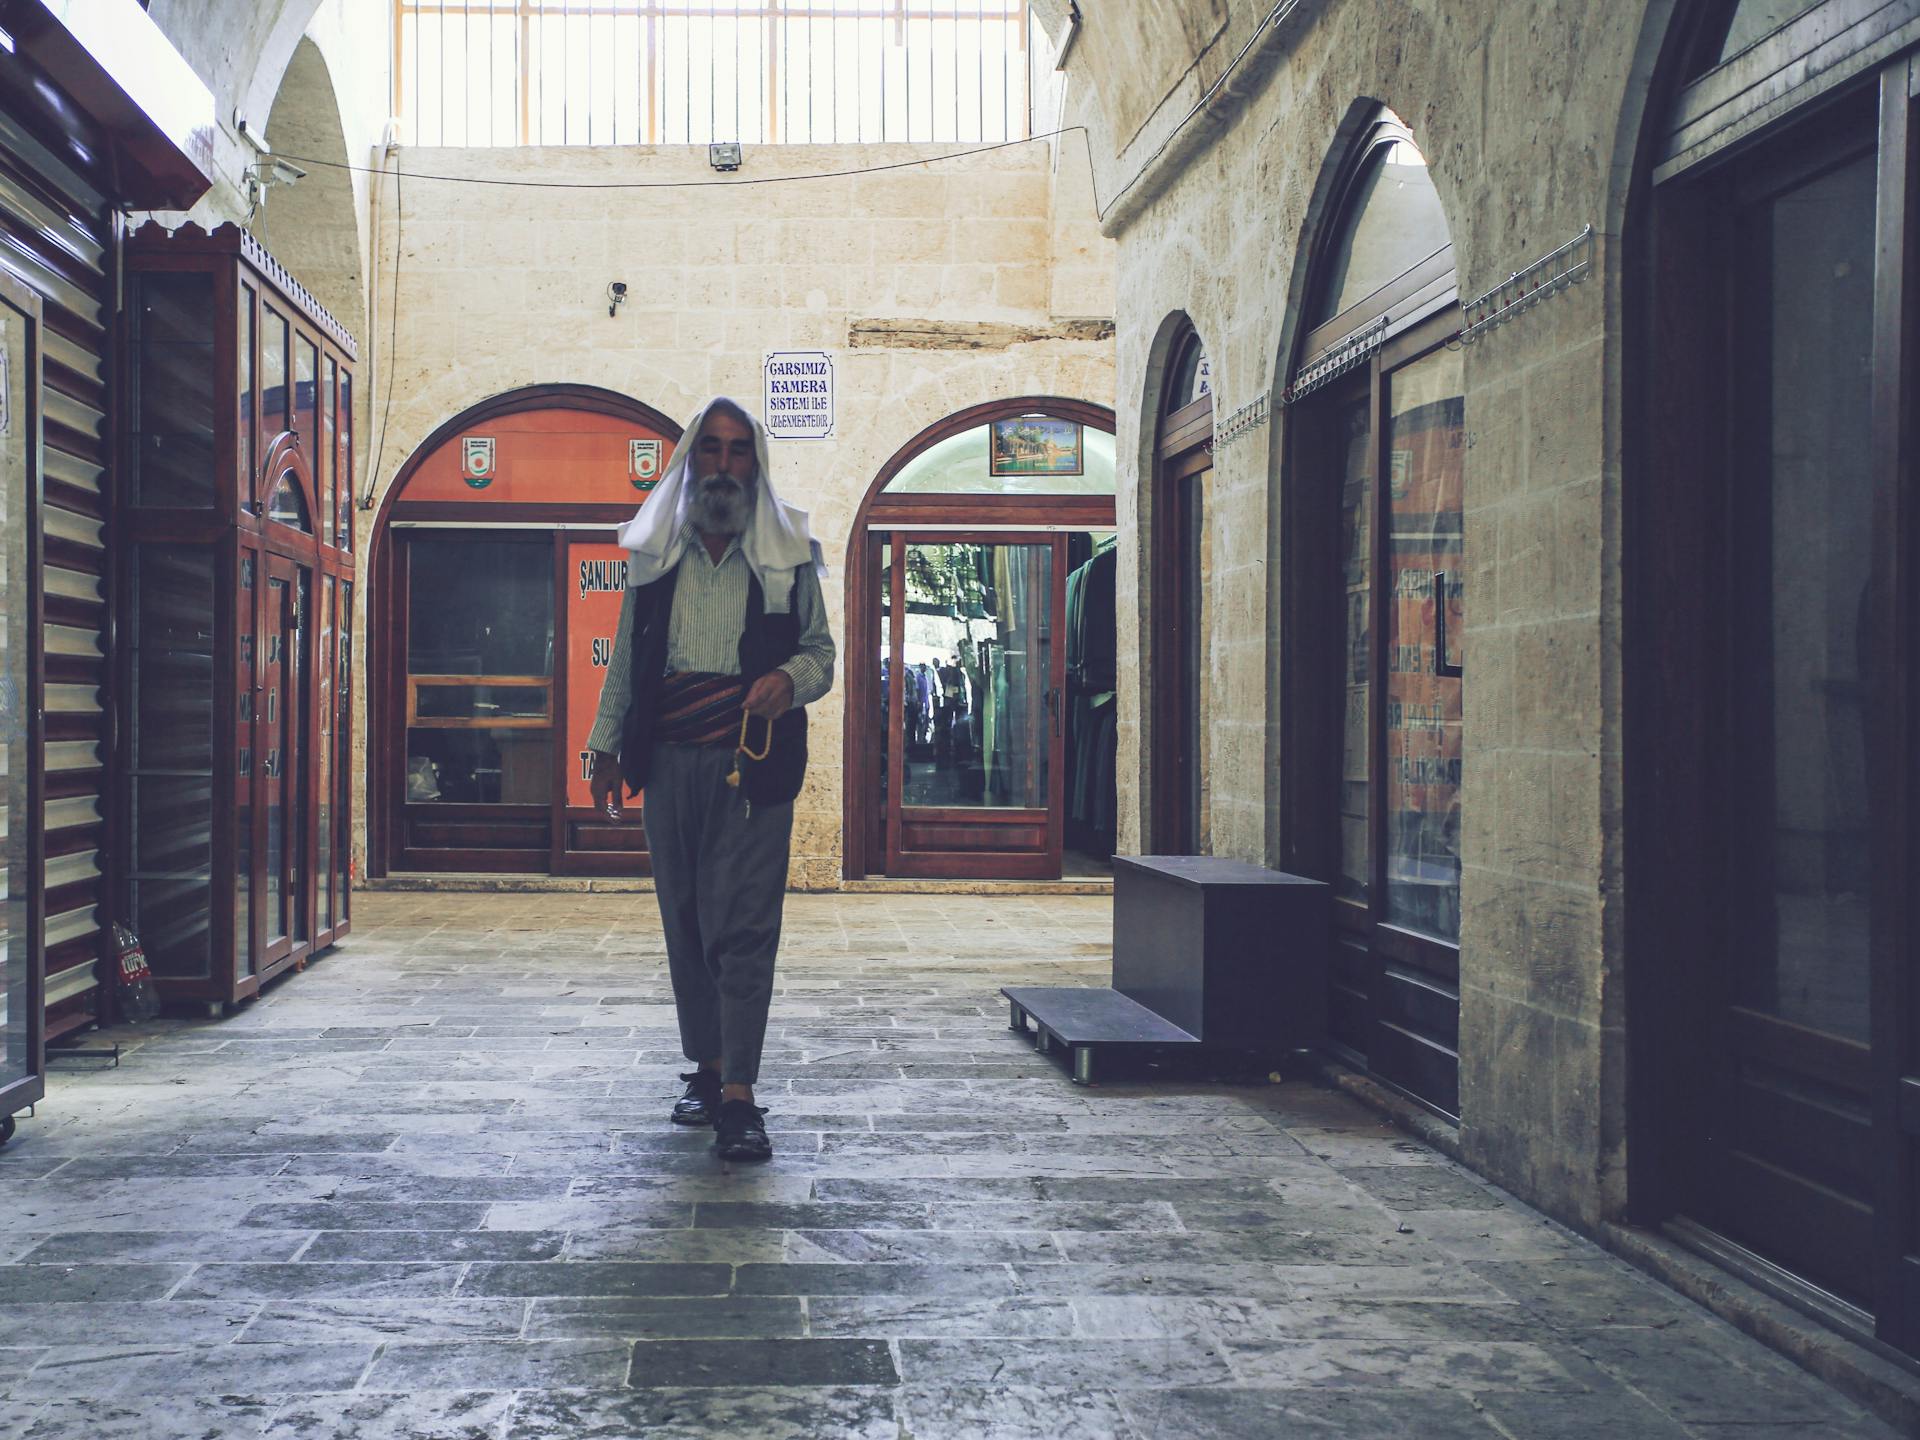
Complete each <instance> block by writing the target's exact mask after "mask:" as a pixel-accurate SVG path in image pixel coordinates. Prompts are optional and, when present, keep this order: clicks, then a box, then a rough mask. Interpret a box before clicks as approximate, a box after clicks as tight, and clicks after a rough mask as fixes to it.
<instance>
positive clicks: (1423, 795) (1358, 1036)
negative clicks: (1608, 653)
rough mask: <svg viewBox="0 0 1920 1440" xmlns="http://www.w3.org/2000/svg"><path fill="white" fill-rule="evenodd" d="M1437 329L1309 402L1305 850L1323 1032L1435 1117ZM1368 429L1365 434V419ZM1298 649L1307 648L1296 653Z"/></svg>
mask: <svg viewBox="0 0 1920 1440" xmlns="http://www.w3.org/2000/svg"><path fill="white" fill-rule="evenodd" d="M1438 334H1439V332H1438V329H1437V327H1435V326H1433V325H1432V324H1431V323H1430V324H1429V325H1428V327H1427V328H1426V329H1424V330H1422V331H1417V332H1415V333H1414V334H1413V335H1412V336H1411V337H1409V338H1408V339H1407V340H1406V341H1404V342H1403V343H1402V344H1401V345H1400V346H1397V347H1392V348H1391V349H1390V350H1389V351H1388V352H1387V353H1386V354H1385V355H1384V356H1383V358H1382V360H1381V361H1380V362H1377V369H1374V370H1373V371H1372V372H1371V373H1369V374H1366V375H1359V376H1355V377H1353V378H1352V379H1351V380H1349V381H1346V382H1343V383H1342V385H1341V386H1340V387H1339V388H1338V389H1333V390H1330V391H1329V392H1328V393H1327V394H1326V395H1325V396H1324V397H1323V398H1321V399H1319V400H1317V401H1315V402H1314V408H1313V410H1312V411H1311V412H1309V413H1310V421H1309V423H1310V424H1311V425H1312V426H1313V427H1314V438H1313V440H1312V441H1311V442H1310V443H1311V444H1312V449H1313V452H1314V453H1316V454H1317V455H1318V456H1320V457H1321V459H1320V465H1319V468H1318V470H1317V478H1316V481H1315V482H1314V483H1315V484H1316V485H1317V486H1319V487H1322V488H1321V489H1320V492H1319V495H1318V497H1317V503H1318V504H1319V505H1320V506H1321V507H1323V508H1322V510H1321V513H1322V514H1323V515H1324V516H1325V517H1326V519H1325V527H1324V528H1323V529H1321V530H1319V532H1318V533H1319V534H1320V535H1321V536H1323V537H1325V538H1324V541H1323V542H1322V543H1323V546H1324V547H1325V548H1322V549H1320V550H1319V551H1318V552H1317V553H1315V554H1313V555H1312V556H1310V557H1308V559H1309V560H1310V562H1311V563H1309V564H1303V565H1302V567H1301V568H1302V570H1303V572H1305V573H1310V574H1313V575H1314V576H1315V577H1316V579H1315V584H1316V586H1318V587H1319V589H1318V593H1316V594H1314V595H1313V596H1312V597H1311V602H1310V603H1311V605H1312V607H1313V611H1314V613H1315V614H1316V615H1317V616H1318V617H1319V622H1320V624H1321V626H1322V627H1323V628H1322V629H1321V630H1320V632H1319V633H1317V634H1315V635H1313V636H1311V637H1310V639H1309V641H1308V643H1310V644H1311V645H1312V647H1313V649H1314V652H1315V653H1316V655H1317V656H1318V657H1319V658H1318V659H1317V660H1316V662H1315V663H1316V665H1317V666H1318V668H1317V670H1316V672H1315V676H1314V680H1313V682H1312V683H1313V686H1314V689H1313V690H1312V692H1310V693H1311V694H1312V696H1313V699H1312V703H1313V704H1314V705H1315V706H1317V707H1318V712H1317V716H1316V719H1315V721H1314V724H1313V730H1312V733H1314V734H1316V735H1318V736H1322V737H1324V740H1323V741H1321V742H1320V743H1323V744H1324V745H1325V750H1324V752H1323V753H1325V754H1326V755H1327V757H1328V763H1327V767H1326V770H1325V773H1324V774H1321V775H1318V776H1316V777H1314V778H1313V779H1312V780H1311V781H1310V782H1307V783H1304V784H1303V786H1302V789H1303V791H1305V790H1309V789H1310V790H1311V793H1312V794H1313V796H1314V800H1313V805H1314V815H1313V821H1312V823H1313V825H1314V828H1315V830H1316V832H1317V834H1318V836H1319V837H1320V838H1319V839H1318V840H1316V841H1315V842H1314V844H1315V846H1316V847H1317V848H1315V849H1313V850H1311V851H1308V850H1306V849H1303V850H1302V852H1301V857H1300V859H1299V860H1297V861H1296V862H1295V863H1298V864H1302V865H1304V866H1306V867H1308V868H1309V872H1310V873H1311V871H1313V870H1319V871H1323V872H1324V873H1325V874H1326V875H1327V877H1328V878H1329V879H1330V880H1331V881H1332V883H1333V890H1334V906H1333V946H1332V952H1331V955H1330V970H1329V982H1328V983H1329V989H1328V1014H1327V1025H1328V1034H1329V1036H1330V1038H1331V1039H1332V1040H1333V1042H1334V1043H1335V1044H1336V1045H1338V1046H1340V1047H1341V1048H1343V1049H1345V1050H1347V1051H1349V1052H1352V1053H1353V1054H1354V1056H1355V1057H1356V1058H1358V1059H1360V1060H1361V1061H1363V1062H1364V1063H1365V1064H1366V1066H1367V1067H1368V1069H1369V1070H1371V1071H1372V1072H1373V1073H1374V1074H1376V1075H1378V1076H1380V1077H1381V1078H1383V1079H1385V1080H1388V1081H1390V1082H1392V1083H1393V1084H1395V1085H1397V1086H1399V1087H1400V1088H1401V1089H1403V1090H1406V1091H1408V1092H1409V1093H1411V1094H1413V1095H1415V1096H1418V1097H1419V1098H1420V1099H1422V1100H1424V1101H1426V1102H1427V1103H1429V1104H1431V1105H1433V1106H1434V1107H1435V1108H1436V1109H1439V1110H1442V1111H1444V1112H1446V1113H1449V1114H1452V1113H1455V1112H1456V1111H1457V1108H1458V1104H1459V1077H1458V1058H1457V1056H1458V1044H1459V1040H1458V1036H1459V1005H1460V1001H1459V937H1460V875H1461V861H1460V816H1461V784H1460V782H1461V724H1462V717H1463V714H1464V698H1465V663H1464V655H1463V647H1462V639H1463V636H1464V630H1465V624H1466V608H1465V607H1466V582H1465V570H1464V560H1465V553H1466V552H1465V544H1464V530H1465V526H1464V512H1463V501H1464V495H1463V490H1462V480H1463V467H1462V460H1463V457H1464V454H1465V444H1466V430H1465V422H1466V407H1465V401H1464V398H1463V396H1464V386H1463V378H1464V377H1463V375H1462V369H1461V356H1460V353H1459V352H1458V351H1457V350H1448V349H1446V348H1444V347H1440V348H1431V347H1432V346H1433V344H1434V339H1435V338H1437V337H1438ZM1376 415H1377V416H1378V417H1379V418H1378V423H1376V421H1375V418H1374V417H1375V416H1376ZM1303 648H1304V647H1303Z"/></svg>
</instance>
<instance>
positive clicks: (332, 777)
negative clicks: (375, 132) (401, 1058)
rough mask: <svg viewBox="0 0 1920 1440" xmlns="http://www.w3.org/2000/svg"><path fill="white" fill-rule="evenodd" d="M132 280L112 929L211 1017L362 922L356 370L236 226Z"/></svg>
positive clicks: (179, 240)
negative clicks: (355, 833) (356, 830)
mask: <svg viewBox="0 0 1920 1440" xmlns="http://www.w3.org/2000/svg"><path fill="white" fill-rule="evenodd" d="M125 265H126V288H127V298H126V315H127V324H126V326H125V333H124V339H123V346H122V359H121V364H122V374H123V376H124V377H125V383H124V385H123V388H122V396H123V402H122V403H123V407H124V414H123V420H122V424H121V428H120V434H121V437H122V439H121V443H122V447H123V453H122V470H121V477H122V478H121V483H120V485H119V487H118V494H117V497H116V506H115V524H116V527H117V529H118V533H119V534H120V535H121V536H123V537H124V541H123V543H122V544H121V545H120V547H119V561H118V563H119V584H118V586H117V593H118V595H119V596H120V606H119V609H120V616H119V620H120V634H121V637H122V644H121V645H120V647H119V649H118V652H117V655H116V661H117V672H116V676H115V679H116V685H115V692H116V695H115V708H116V718H117V722H118V725H119V732H120V736H121V757H122V765H121V774H120V785H119V791H118V794H117V796H116V807H117V812H118V819H119V820H120V822H121V823H120V829H119V832H118V833H120V834H122V835H124V836H125V837H127V841H126V844H125V845H124V846H123V847H122V848H123V851H124V853H123V855H122V857H121V867H120V873H119V875H118V877H117V880H118V886H117V889H118V897H119V902H120V904H119V913H120V914H121V915H123V916H125V917H126V919H127V923H128V924H130V925H131V926H132V928H133V930H134V931H135V933H136V934H137V935H139V937H140V939H141V941H142V942H143V944H144V945H145V948H146V954H147V960H148V963H149V964H150V965H151V966H152V967H153V973H154V978H155V980H156V981H157V982H158V984H159V987H160V992H161V994H162V996H163V997H164V998H165V999H167V1000H168V1001H179V1002H199V1003H203V1004H205V1005H207V1006H208V1007H209V1009H210V1010H217V1009H218V1008H219V1007H221V1006H223V1005H230V1004H233V1003H235V1002H237V1001H240V1000H243V999H246V998H248V997H249V996H252V995H254V994H257V993H258V991H259V989H260V987H261V985H263V984H265V983H266V982H267V981H269V980H272V979H273V978H274V977H276V976H277V975H280V974H281V973H283V972H284V971H286V970H289V969H293V968H298V967H300V966H303V965H304V964H305V963H306V960H307V958H308V957H309V956H310V955H312V954H314V953H316V952H318V951H320V950H324V949H326V948H327V947H328V946H330V945H332V944H333V943H334V942H336V941H337V940H339V939H340V938H341V937H342V936H344V935H345V934H346V933H347V930H348V928H349V923H350V917H351V905H352V899H351V883H350V882H351V878H352V876H351V853H352V847H351V842H350V836H351V831H352V825H351V821H352V799H351V796H352V788H351V785H350V773H351V763H352V762H351V756H352V743H351V739H352V713H353V712H352V694H351V676H352V643H351V635H352V628H353V627H352V616H353V595H354V583H355V563H354V533H353V474H354V452H353V444H354V424H353V372H354V364H355V358H356V352H355V346H354V341H353V337H352V336H350V335H349V334H348V333H347V332H346V330H345V329H344V328H342V327H341V325H340V324H339V323H338V322H337V321H335V320H334V319H333V317H332V316H330V315H328V314H327V312H326V311H325V310H324V309H322V308H321V307H320V305H319V304H318V303H317V302H316V301H315V300H314V298H313V297H312V296H311V295H309V294H308V293H307V291H306V290H305V289H304V288H303V287H302V286H301V285H300V284H299V282H298V281H296V280H294V279H293V277H292V276H290V275H289V274H288V273H287V272H286V271H285V270H284V269H282V268H281V267H280V266H279V264H277V263H276V262H275V261H274V259H273V257H272V256H270V255H269V254H267V252H266V251H265V250H264V249H263V248H261V246H260V244H259V243H258V242H257V241H256V240H255V239H254V238H253V237H252V236H251V235H249V234H247V233H246V232H245V231H243V230H240V229H239V228H238V227H236V226H232V225H224V226H221V227H220V228H219V229H217V230H214V231H212V232H211V233H209V232H207V231H204V230H202V229H200V228H199V227H198V226H193V225H189V226H186V227H184V228H182V229H179V230H174V231H171V232H168V231H166V230H163V229H161V228H160V227H159V226H157V225H154V224H148V225H145V226H143V227H141V228H140V229H139V230H138V231H136V232H135V233H134V234H133V235H132V237H131V238H130V239H129V240H128V242H127V245H126V250H125Z"/></svg>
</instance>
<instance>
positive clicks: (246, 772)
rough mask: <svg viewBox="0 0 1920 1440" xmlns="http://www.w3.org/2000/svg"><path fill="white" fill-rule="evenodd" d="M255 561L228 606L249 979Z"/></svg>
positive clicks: (245, 560) (236, 859)
mask: <svg viewBox="0 0 1920 1440" xmlns="http://www.w3.org/2000/svg"><path fill="white" fill-rule="evenodd" d="M259 573H260V560H259V556H258V555H257V554H256V553H255V552H253V551H251V550H242V551H241V552H240V594H239V599H238V600H237V601H236V603H235V605H234V624H235V637H234V662H235V669H234V677H233V691H234V711H235V716H234V719H235V723H234V732H233V733H234V746H235V754H234V766H233V775H234V779H233V875H234V895H233V926H234V937H235V946H236V951H237V960H238V967H237V968H238V971H239V973H240V974H242V975H251V974H253V971H254V954H253V792H254V787H255V785H256V784H258V775H259V772H258V769H257V767H256V766H255V765H254V755H255V754H256V750H255V744H256V736H255V733H254V713H255V710H256V707H257V705H258V700H259V697H258V695H257V693H256V687H257V686H258V685H259V683H260V668H259V664H258V653H257V650H256V648H255V641H254V613H253V611H254V604H255V602H256V600H257V598H258V597H257V594H256V588H257V586H258V584H259Z"/></svg>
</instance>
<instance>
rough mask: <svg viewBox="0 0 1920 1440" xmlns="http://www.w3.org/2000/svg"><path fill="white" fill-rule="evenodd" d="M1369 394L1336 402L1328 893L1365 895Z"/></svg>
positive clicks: (1369, 857) (1369, 862)
mask: <svg viewBox="0 0 1920 1440" xmlns="http://www.w3.org/2000/svg"><path fill="white" fill-rule="evenodd" d="M1372 412H1373V402H1372V400H1371V399H1370V398H1366V397H1362V398H1361V399H1358V400H1355V401H1352V402H1351V403H1349V404H1346V405H1344V406H1343V407H1342V408H1341V411H1340V414H1339V416H1338V418H1337V420H1336V422H1335V423H1336V424H1337V425H1338V427H1339V428H1338V436H1339V441H1340V445H1341V475H1340V532H1339V537H1338V542H1339V546H1340V579H1341V585H1342V588H1343V590H1344V596H1345V604H1344V610H1345V616H1346V631H1345V634H1344V636H1343V643H1342V646H1341V651H1340V689H1341V695H1342V697H1343V699H1342V704H1341V713H1340V801H1339V804H1340V873H1339V876H1338V878H1337V879H1336V880H1335V893H1336V894H1338V895H1340V896H1342V897H1343V898H1345V899H1349V900H1357V901H1360V902H1362V903H1364V902H1365V901H1366V899H1367V895H1368V893H1369V891H1370V890H1371V888H1372V883H1371V882H1372V873H1373V868H1372V867H1373V846H1372V842H1371V839H1370V831H1369V824H1370V821H1369V814H1368V809H1367V805H1368V797H1369V795H1370V794H1371V790H1372V786H1371V782H1370V780H1369V776H1370V775H1371V773H1372V768H1373V767H1372V763H1371V758H1370V755H1369V752H1368V734H1369V720H1370V717H1371V715H1372V708H1371V707H1372V703H1373V654H1372V648H1371V639H1370V636H1371V630H1370V626H1371V623H1372V605H1373V534H1374V530H1373V505H1374V496H1373V426H1372V424H1371V423H1370V420H1369V417H1370V416H1371V414H1372Z"/></svg>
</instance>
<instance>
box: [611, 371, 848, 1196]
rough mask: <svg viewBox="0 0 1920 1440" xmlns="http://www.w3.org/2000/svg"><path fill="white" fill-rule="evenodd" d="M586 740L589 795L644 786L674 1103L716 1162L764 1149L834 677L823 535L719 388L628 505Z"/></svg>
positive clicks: (759, 437)
mask: <svg viewBox="0 0 1920 1440" xmlns="http://www.w3.org/2000/svg"><path fill="white" fill-rule="evenodd" d="M620 544H621V545H623V546H625V547H626V549H627V550H628V551H629V552H630V555H629V558H628V565H627V593H626V599H625V601H624V602H623V603H622V606H621V610H620V629H619V633H618V634H617V635H616V637H615V639H614V646H613V655H612V658H611V661H610V663H609V665H608V667H607V676H606V680H605V682H604V684H603V686H602V689H601V692H600V709H599V713H598V715H597V717H596V719H595V721H594V726H593V732H592V735H591V737H590V738H589V740H588V742H587V743H588V746H589V748H591V749H592V750H593V752H594V756H593V800H594V805H595V806H596V808H599V809H602V810H604V811H605V812H606V813H607V814H608V815H610V816H612V817H613V818H615V819H618V818H619V817H620V815H621V813H622V795H621V791H622V786H623V784H624V787H625V790H626V793H627V794H629V795H632V794H638V793H639V792H640V791H641V789H642V788H644V789H645V791H646V799H645V806H646V826H647V848H648V851H649V852H650V853H651V855H652V857H653V879H654V888H655V891H656V892H657V895H658V898H659V901H660V919H661V922H662V924H663V925H664V926H665V928H666V937H667V968H668V972H669V973H670V975H671V976H672V978H673V1002H674V1008H675V1009H676V1010H677V1011H678V1012H679V1017H680V1045H681V1049H682V1051H683V1052H684V1054H685V1055H686V1057H687V1059H689V1060H691V1061H693V1063H694V1067H695V1068H694V1069H693V1071H692V1072H691V1073H690V1074H685V1075H682V1076H681V1077H680V1078H681V1079H682V1080H684V1081H686V1082H687V1088H686V1093H685V1094H684V1095H683V1096H682V1097H681V1098H680V1100H679V1102H678V1103H677V1104H676V1105H675V1106H674V1107H673V1115H672V1118H673V1120H674V1122H675V1123H676V1124H680V1125H712V1126H713V1127H714V1131H715V1137H714V1149H715V1151H716V1152H717V1153H718V1154H719V1156H720V1158H721V1159H723V1160H765V1159H767V1158H769V1157H770V1156H771V1155H772V1154H773V1146H772V1144H771V1143H770V1142H769V1141H768V1139H767V1130H766V1124H765V1122H764V1119H763V1117H764V1115H765V1114H766V1112H765V1110H764V1109H762V1108H761V1107H759V1106H757V1105H755V1104H754V1099H753V1086H754V1082H755V1081H756V1080H758V1079H759V1074H760V1052H761V1049H762V1046H763V1045H764V1043H765V1040H766V1033H767V1007H768V1005H769V1004H770V1003H771V1001H772V999H773V962H774V952H775V951H776V950H778V949H779V946H780V916H781V908H782V906H783V904H784V903H785V900H786V889H787V858H788V850H789V843H790V841H791V839H792V834H793V801H794V797H795V796H796V795H798V794H799V793H800V786H801V783H802V781H803V780H804V779H805V775H806V766H807V716H806V711H805V709H804V708H803V707H805V706H807V705H810V704H812V703H813V702H814V701H815V700H818V699H819V698H820V697H821V696H823V695H825V694H826V693H827V691H828V690H830V689H831V688H832V686H833V657H834V645H833V636H832V634H831V633H829V631H828V629H827V613H826V604H825V601H824V600H823V599H822V598H821V594H820V576H821V575H823V574H824V573H825V572H826V565H825V563H824V561H823V560H822V559H821V552H820V546H819V544H818V542H816V541H815V540H814V539H813V537H812V535H811V534H810V533H809V532H808V528H807V517H806V515H805V513H804V512H802V511H799V510H795V509H793V508H792V507H791V506H788V505H785V504H783V503H781V501H780V499H779V497H778V496H777V495H775V494H774V492H773V486H772V484H771V483H770V482H769V480H768V478H767V436H766V431H765V430H764V429H763V428H762V427H761V425H760V423H759V422H758V421H756V420H755V419H753V417H752V416H750V415H748V414H747V412H746V411H745V410H743V409H742V408H741V407H740V406H739V405H737V404H735V403H734V402H733V401H731V400H727V399H724V398H720V399H714V400H711V401H709V402H708V403H707V404H706V405H704V406H703V407H701V410H700V413H699V414H697V415H695V416H694V417H693V420H692V421H691V422H690V423H689V424H688V426H687V430H686V436H685V439H684V441H683V443H682V445H681V447H680V448H679V449H678V450H676V451H675V452H674V456H673V460H672V461H671V463H670V464H669V465H668V466H667V471H666V474H665V475H663V476H662V477H661V480H660V484H659V485H658V486H657V487H656V488H655V490H654V492H653V494H652V495H650V496H649V497H648V499H647V502H646V504H645V505H643V506H642V507H641V508H640V513H639V514H638V515H636V516H635V517H634V519H633V520H632V521H631V522H630V523H629V524H628V525H627V526H626V527H625V528H624V529H623V530H622V531H621V532H620Z"/></svg>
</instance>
